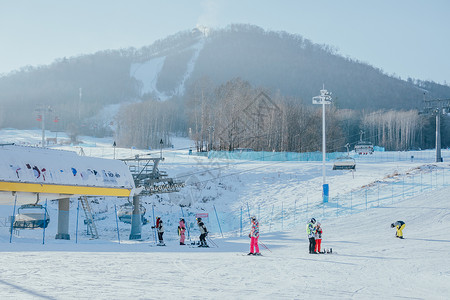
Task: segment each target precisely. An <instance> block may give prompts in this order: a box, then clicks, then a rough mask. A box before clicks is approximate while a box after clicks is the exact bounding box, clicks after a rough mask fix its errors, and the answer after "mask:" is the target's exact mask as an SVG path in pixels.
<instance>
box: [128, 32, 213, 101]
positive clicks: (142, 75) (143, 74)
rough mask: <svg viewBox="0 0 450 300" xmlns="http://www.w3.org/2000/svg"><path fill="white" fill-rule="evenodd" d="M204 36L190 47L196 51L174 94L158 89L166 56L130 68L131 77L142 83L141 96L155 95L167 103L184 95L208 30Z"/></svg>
mask: <svg viewBox="0 0 450 300" xmlns="http://www.w3.org/2000/svg"><path fill="white" fill-rule="evenodd" d="M203 32H204V34H203V35H202V36H201V37H199V39H198V42H197V43H196V44H194V45H192V46H191V47H190V49H193V50H194V53H193V55H192V57H191V59H190V60H189V61H188V63H187V68H186V72H185V73H184V74H183V77H182V79H181V82H179V84H178V86H177V87H174V89H173V90H174V92H173V93H169V94H167V93H165V92H161V91H159V90H158V89H157V87H156V84H157V82H158V77H159V73H160V72H161V70H162V68H163V66H164V63H165V60H166V56H161V57H155V58H152V59H150V60H148V61H146V62H144V63H135V64H132V65H131V67H130V76H131V77H134V78H135V79H137V80H139V81H140V82H141V83H142V88H141V95H143V94H146V93H154V94H155V95H156V97H158V99H160V100H162V101H165V100H167V99H168V98H170V97H172V96H174V95H183V94H184V92H185V83H186V80H188V79H189V77H190V76H191V74H192V72H193V71H194V68H195V63H196V61H197V59H198V57H199V54H200V51H201V50H202V49H203V47H204V45H205V37H206V35H207V34H206V32H207V29H204V30H203Z"/></svg>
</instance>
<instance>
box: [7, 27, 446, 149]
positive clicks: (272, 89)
mask: <svg viewBox="0 0 450 300" xmlns="http://www.w3.org/2000/svg"><path fill="white" fill-rule="evenodd" d="M388 46H389V45H386V47H388ZM323 84H324V85H325V88H326V89H328V90H329V91H331V92H332V93H333V98H334V104H333V109H336V110H342V111H344V110H352V113H351V114H349V115H351V116H352V118H356V119H357V120H360V121H355V122H356V124H354V125H352V129H351V130H350V129H349V128H346V129H345V130H344V131H347V133H345V132H344V133H343V139H344V140H345V139H346V140H347V141H348V140H351V139H349V138H345V136H350V135H351V136H352V137H353V136H355V135H356V136H358V132H359V129H361V128H362V127H364V126H363V125H362V124H363V123H361V122H363V121H362V120H365V122H366V123H367V122H369V121H368V120H369V119H370V118H364V117H363V116H362V115H361V114H362V112H363V111H364V114H366V115H367V114H369V113H371V112H374V111H378V115H380V114H381V112H382V111H388V110H413V109H420V107H421V102H422V100H423V99H424V97H425V98H427V99H433V98H448V97H449V95H450V87H449V86H446V85H440V84H437V83H434V82H423V81H420V80H416V79H407V80H401V79H400V78H395V77H392V76H389V75H387V74H385V73H383V71H382V70H380V69H377V68H375V67H373V66H370V65H367V64H365V63H361V62H358V61H356V60H353V59H349V58H346V57H343V56H342V55H340V54H338V53H337V52H336V51H335V50H334V49H333V48H332V47H330V46H327V45H318V44H314V43H312V42H311V41H309V40H307V39H304V38H303V37H302V36H300V35H293V34H289V33H286V32H273V31H264V30H263V29H261V28H259V27H256V26H251V25H231V26H229V27H227V28H225V29H219V30H209V29H206V28H198V29H197V28H196V29H193V30H188V31H185V32H180V33H177V34H175V35H173V36H169V37H167V38H166V39H163V40H159V41H157V42H155V43H153V44H152V45H150V46H148V47H143V48H141V49H134V48H130V49H122V50H106V51H102V52H98V53H95V54H92V55H83V56H79V57H71V58H62V59H59V60H57V61H55V62H54V63H53V64H51V65H48V66H39V67H26V68H23V69H21V70H18V71H15V72H12V73H10V74H4V75H2V76H1V77H0V127H15V128H30V127H36V126H40V124H39V122H38V121H36V116H37V115H39V114H41V113H42V111H43V110H44V111H46V112H47V113H48V115H49V116H48V117H47V122H48V124H47V125H46V126H47V128H52V129H55V130H69V131H72V132H73V133H74V134H75V135H76V134H78V133H86V134H87V133H90V134H92V132H93V131H94V133H95V132H97V133H100V132H102V133H105V132H107V130H103V129H108V128H109V126H110V124H112V123H114V124H116V125H118V127H117V128H116V130H117V132H116V134H119V133H121V134H120V135H121V138H120V140H121V141H122V142H123V143H124V144H127V145H130V144H134V145H142V146H149V145H154V143H155V142H156V141H159V138H158V137H159V136H161V135H164V136H168V135H169V133H170V132H180V133H187V132H188V131H189V128H191V133H192V132H194V133H195V135H196V136H197V137H198V136H201V138H200V139H201V140H203V139H204V138H205V134H206V133H205V132H206V127H205V126H208V127H209V128H212V127H213V126H214V125H213V124H211V123H208V124H206V123H205V122H206V121H205V119H204V118H206V117H205V116H206V115H207V113H206V111H205V109H206V108H208V109H209V112H208V114H209V118H215V117H217V116H215V114H214V113H213V110H214V107H221V106H223V105H225V103H220V101H230V103H239V99H238V101H237V102H236V101H235V100H236V99H233V101H232V100H230V99H231V98H230V97H229V95H228V96H227V93H230V91H234V92H233V93H234V95H235V96H236V97H250V98H251V97H257V96H258V95H259V94H260V93H261V92H264V94H266V95H270V97H272V98H273V99H278V100H274V103H275V102H276V103H277V105H279V106H280V107H284V108H285V109H293V110H294V111H295V110H296V109H300V108H299V107H296V108H295V109H294V106H295V105H297V104H298V103H301V105H302V107H303V106H304V107H303V108H301V110H302V111H308V114H310V115H311V113H312V114H313V113H314V112H315V111H317V109H318V108H317V107H313V106H312V104H311V98H312V97H313V96H316V95H318V94H319V90H320V89H321V88H322V85H323ZM236 86H240V87H242V88H243V90H240V91H238V92H237V91H235V89H236ZM227 87H228V88H229V89H230V90H226V89H227ZM245 91H247V92H245ZM80 92H81V93H80ZM243 93H244V94H245V93H247V94H245V95H244V94H243ZM250 95H251V96H250ZM250 98H248V99H250ZM161 101H163V102H161ZM218 101H219V102H218ZM248 101H250V100H248ZM248 101H247V102H245V101H241V103H247V104H249V102H248ZM277 101H278V102H277ZM121 103H122V104H124V105H125V104H126V105H128V106H124V107H123V109H122V110H121V111H120V113H119V114H118V115H117V117H116V118H115V119H111V120H109V121H107V122H105V120H100V119H99V118H98V117H97V114H98V113H99V111H100V110H101V109H102V108H104V107H105V106H108V105H111V104H121ZM130 103H133V104H130ZM289 103H291V104H292V105H288V104H289ZM294 104H295V105H294ZM225 106H226V105H225ZM43 107H44V108H45V109H43ZM48 107H51V111H52V112H51V113H50V112H49V110H47V108H48ZM199 107H200V110H199ZM36 109H40V110H39V111H36ZM146 111H148V112H149V113H146ZM150 111H151V113H150ZM156 112H157V113H156ZM133 114H134V115H135V116H138V115H139V118H141V119H140V120H141V121H142V122H143V123H145V124H148V126H150V124H156V123H158V126H156V125H152V126H153V127H151V128H147V129H143V128H141V129H140V130H138V131H136V126H137V127H139V124H140V123H139V122H137V120H138V119H139V118H135V119H134V120H133V119H129V118H132V117H131V115H133ZM199 114H201V118H203V120H202V121H199V118H200V116H199ZM338 115H339V116H341V114H338ZM56 117H58V119H59V120H60V122H58V124H57V125H56V124H52V123H51V121H52V119H54V118H56ZM284 117H285V119H284V120H285V121H286V122H285V123H283V124H284V125H283V124H278V125H276V126H275V124H274V123H271V124H272V125H271V126H275V127H271V128H272V129H273V130H277V131H279V130H281V129H282V128H284V129H283V130H285V131H283V134H284V135H285V137H284V138H280V140H278V139H277V141H275V139H274V141H273V143H274V144H272V146H273V145H275V144H276V145H278V146H276V147H275V148H277V150H292V151H303V150H306V149H305V148H301V147H300V146H298V145H297V144H299V143H298V141H297V142H295V141H293V140H292V139H289V138H288V137H289V133H288V132H287V131H286V130H288V129H287V128H288V127H286V128H285V126H286V124H288V118H287V117H286V116H284ZM144 120H145V121H144ZM370 122H372V123H373V121H370ZM372 123H371V124H372ZM444 123H445V122H444ZM132 124H134V125H132ZM163 124H164V125H163ZM347 124H349V122H347ZM367 124H368V123H367ZM297 125H298V124H297ZM223 126H225V125H223ZM292 126H294V125H292V124H291V127H290V128H289V130H292V129H293V128H295V126H294V127H292ZM415 126H416V125H415ZM430 126H431V125H430ZM131 127H132V128H134V129H133V130H135V132H133V133H132V134H131V133H130V132H126V133H124V132H125V131H126V130H127V128H131ZM203 127H205V128H203ZM357 127H358V128H357ZM202 128H203V129H202ZM275 128H277V129H275ZM128 130H131V129H128ZM350 131H351V133H350ZM141 132H142V133H141ZM144 132H145V133H144ZM355 132H356V134H355ZM408 132H411V131H409V130H408ZM413 132H415V131H414V130H413ZM216 133H217V132H216ZM373 134H375V133H373ZM132 136H135V138H133V137H132ZM420 136H422V134H419V135H418V136H417V138H416V139H413V140H414V141H412V142H408V145H404V146H398V145H401V143H398V144H395V145H397V146H392V147H397V148H399V147H403V148H408V147H411V146H416V145H415V144H414V143H416V142H417V143H419V144H421V143H423V141H424V139H425V138H423V137H420ZM291 137H292V136H291ZM444 138H445V136H444ZM208 139H213V137H211V136H209V137H208ZM352 139H353V138H352ZM380 139H382V138H381V137H380ZM443 140H444V139H443ZM166 141H167V142H168V140H167V138H166ZM199 141H200V140H199ZM377 142H378V140H377ZM201 143H202V142H201V141H200V144H201ZM217 143H219V142H217ZM411 143H413V144H414V145H413V144H411ZM294 144H295V145H297V146H298V147H297V146H295V145H294ZM258 145H259V144H258ZM288 145H291V146H288ZM421 146H424V145H422V144H421ZM227 147H230V145H228V146H224V148H227ZM267 147H271V146H268V145H267ZM267 147H262V148H261V149H263V148H264V149H266V148H267ZM299 147H300V148H299Z"/></svg>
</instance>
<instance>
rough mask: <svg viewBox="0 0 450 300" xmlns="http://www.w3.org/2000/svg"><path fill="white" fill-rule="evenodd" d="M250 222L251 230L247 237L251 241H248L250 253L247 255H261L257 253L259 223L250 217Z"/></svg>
mask: <svg viewBox="0 0 450 300" xmlns="http://www.w3.org/2000/svg"><path fill="white" fill-rule="evenodd" d="M251 222H252V229H251V230H250V233H249V234H248V237H249V238H250V239H251V240H250V253H249V254H248V255H261V253H259V246H258V238H259V223H258V221H257V220H256V217H252V218H251ZM255 251H256V252H255Z"/></svg>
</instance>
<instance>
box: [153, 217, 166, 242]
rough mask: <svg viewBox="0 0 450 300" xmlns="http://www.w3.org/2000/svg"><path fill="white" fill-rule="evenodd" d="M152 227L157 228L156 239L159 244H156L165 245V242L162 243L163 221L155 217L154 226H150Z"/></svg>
mask: <svg viewBox="0 0 450 300" xmlns="http://www.w3.org/2000/svg"><path fill="white" fill-rule="evenodd" d="M152 228H153V229H155V228H156V229H157V230H158V239H159V244H158V246H165V245H166V244H164V240H163V234H164V226H163V221H162V220H161V217H156V226H152Z"/></svg>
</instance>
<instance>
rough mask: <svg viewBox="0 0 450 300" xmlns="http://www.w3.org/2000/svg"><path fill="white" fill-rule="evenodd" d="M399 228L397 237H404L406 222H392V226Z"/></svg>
mask: <svg viewBox="0 0 450 300" xmlns="http://www.w3.org/2000/svg"><path fill="white" fill-rule="evenodd" d="M394 227H395V228H397V232H396V233H395V237H398V238H399V239H403V229H405V222H403V221H397V222H395V223H392V224H391V228H394Z"/></svg>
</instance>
